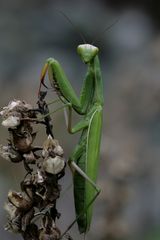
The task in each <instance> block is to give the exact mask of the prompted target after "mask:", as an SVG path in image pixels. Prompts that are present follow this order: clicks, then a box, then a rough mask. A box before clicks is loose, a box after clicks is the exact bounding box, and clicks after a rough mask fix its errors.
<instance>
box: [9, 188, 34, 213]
mask: <svg viewBox="0 0 160 240" xmlns="http://www.w3.org/2000/svg"><path fill="white" fill-rule="evenodd" d="M8 200H9V202H10V203H11V204H13V205H14V206H15V207H16V208H19V209H21V210H22V209H23V211H26V210H28V209H30V208H31V206H32V203H33V202H32V199H30V198H29V197H28V195H27V194H25V193H24V192H15V191H11V190H10V191H9V192H8Z"/></svg>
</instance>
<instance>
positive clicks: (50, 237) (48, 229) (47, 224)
mask: <svg viewBox="0 0 160 240" xmlns="http://www.w3.org/2000/svg"><path fill="white" fill-rule="evenodd" d="M60 236H61V232H60V230H59V229H58V228H57V226H56V225H55V222H54V221H53V219H52V218H51V217H49V216H45V217H44V218H43V219H42V228H41V229H40V230H39V240H58V239H59V238H60Z"/></svg>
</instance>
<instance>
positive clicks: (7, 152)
mask: <svg viewBox="0 0 160 240" xmlns="http://www.w3.org/2000/svg"><path fill="white" fill-rule="evenodd" d="M0 155H1V156H2V157H3V158H4V159H6V160H8V161H11V162H21V161H22V160H23V157H22V155H21V154H20V153H19V152H18V151H16V150H15V149H14V148H13V147H12V145H11V144H8V146H2V145H0Z"/></svg>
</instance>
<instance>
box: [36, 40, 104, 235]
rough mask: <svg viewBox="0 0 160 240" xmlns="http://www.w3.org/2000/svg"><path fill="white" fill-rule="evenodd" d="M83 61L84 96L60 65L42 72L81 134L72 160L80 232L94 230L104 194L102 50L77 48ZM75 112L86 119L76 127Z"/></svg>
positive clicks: (51, 64) (52, 61)
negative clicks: (101, 172) (99, 182)
mask: <svg viewBox="0 0 160 240" xmlns="http://www.w3.org/2000/svg"><path fill="white" fill-rule="evenodd" d="M77 52H78V54H79V56H80V58H81V60H82V61H83V62H84V63H85V64H86V65H87V74H86V77H85V79H84V82H83V86H82V90H81V93H80V97H79V98H78V97H77V96H76V93H75V91H74V90H73V88H72V86H71V84H70V82H69V80H68V79H67V77H66V75H65V73H64V71H63V69H62V67H61V65H60V63H59V62H58V61H57V60H55V59H54V58H49V59H48V60H47V61H46V63H45V65H44V67H43V68H42V72H41V83H40V87H41V85H42V84H43V85H44V86H45V84H44V78H45V75H46V73H47V72H48V76H49V80H50V84H51V86H52V87H53V88H54V89H55V90H56V93H57V94H58V97H59V99H60V100H61V102H62V103H63V104H64V105H65V106H67V108H68V120H67V128H68V131H69V133H71V134H75V133H77V132H79V131H81V136H80V139H79V142H78V144H77V145H76V146H75V149H74V150H73V152H72V154H71V155H70V157H69V160H68V164H69V166H70V168H71V170H72V173H73V185H74V202H75V212H76V219H75V221H74V222H73V223H72V224H71V225H70V227H71V226H72V225H73V224H74V223H75V222H77V224H78V228H79V232H80V233H86V232H88V231H89V229H90V225H91V220H92V212H93V203H94V201H95V199H96V197H97V196H98V195H99V193H100V189H99V187H98V186H97V185H96V179H97V173H98V168H99V155H100V142H101V131H102V110H103V102H104V99H103V83H102V77H101V69H100V63H99V58H98V52H99V49H98V48H97V47H95V46H93V45H90V44H81V45H79V46H78V47H77ZM72 110H74V111H75V112H77V113H78V114H79V115H82V116H83V118H82V120H80V121H79V122H78V123H77V124H76V125H75V126H74V127H72Z"/></svg>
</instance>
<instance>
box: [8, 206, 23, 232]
mask: <svg viewBox="0 0 160 240" xmlns="http://www.w3.org/2000/svg"><path fill="white" fill-rule="evenodd" d="M4 209H5V210H6V211H7V213H8V216H7V217H8V222H7V224H6V225H5V230H6V231H10V232H14V233H18V232H20V231H21V213H20V211H19V210H18V209H17V208H16V207H15V206H14V205H13V204H12V203H10V202H8V203H5V205H4Z"/></svg>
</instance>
